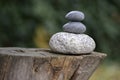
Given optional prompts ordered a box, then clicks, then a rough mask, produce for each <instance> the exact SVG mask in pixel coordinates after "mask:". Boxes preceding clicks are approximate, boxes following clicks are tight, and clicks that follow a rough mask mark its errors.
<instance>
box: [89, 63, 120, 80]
mask: <svg viewBox="0 0 120 80" xmlns="http://www.w3.org/2000/svg"><path fill="white" fill-rule="evenodd" d="M89 80H120V65H119V64H117V63H109V64H102V65H100V66H99V67H98V69H97V70H96V71H95V72H94V73H93V75H92V76H91V78H90V79H89Z"/></svg>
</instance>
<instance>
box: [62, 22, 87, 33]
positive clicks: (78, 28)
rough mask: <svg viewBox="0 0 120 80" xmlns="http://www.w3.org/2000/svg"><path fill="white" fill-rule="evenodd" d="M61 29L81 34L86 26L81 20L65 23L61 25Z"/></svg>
mask: <svg viewBox="0 0 120 80" xmlns="http://www.w3.org/2000/svg"><path fill="white" fill-rule="evenodd" d="M63 31H65V32H70V33H76V34H81V33H84V32H85V31H86V27H85V25H84V24H82V23H81V22H68V23H66V24H65V25H63Z"/></svg>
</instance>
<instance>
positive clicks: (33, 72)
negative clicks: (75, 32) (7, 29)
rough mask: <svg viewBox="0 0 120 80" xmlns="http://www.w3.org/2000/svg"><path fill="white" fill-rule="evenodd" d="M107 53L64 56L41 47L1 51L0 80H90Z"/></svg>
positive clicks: (0, 49) (2, 49)
mask: <svg viewBox="0 0 120 80" xmlns="http://www.w3.org/2000/svg"><path fill="white" fill-rule="evenodd" d="M105 56H106V54H103V53H98V52H92V53H90V54H89V55H63V54H59V53H56V54H55V53H54V52H52V51H51V50H49V49H40V48H16V47H14V48H0V80H88V79H89V77H90V76H91V75H92V73H93V72H94V70H95V69H96V68H97V66H98V65H99V63H100V62H101V60H103V59H104V57H105Z"/></svg>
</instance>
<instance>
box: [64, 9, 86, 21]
mask: <svg viewBox="0 0 120 80" xmlns="http://www.w3.org/2000/svg"><path fill="white" fill-rule="evenodd" d="M65 18H66V19H68V20H69V21H75V22H79V21H82V20H84V18H85V16H84V13H83V12H81V11H70V12H69V13H68V14H66V16H65Z"/></svg>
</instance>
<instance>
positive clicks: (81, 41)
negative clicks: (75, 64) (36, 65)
mask: <svg viewBox="0 0 120 80" xmlns="http://www.w3.org/2000/svg"><path fill="white" fill-rule="evenodd" d="M49 46H50V48H51V50H52V51H54V52H58V53H63V54H87V53H91V52H92V51H93V50H94V49H95V46H96V45H95V42H94V40H93V39H92V38H91V37H90V36H88V35H86V34H73V33H67V32H59V33H56V34H54V35H53V36H52V37H51V39H50V41H49Z"/></svg>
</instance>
